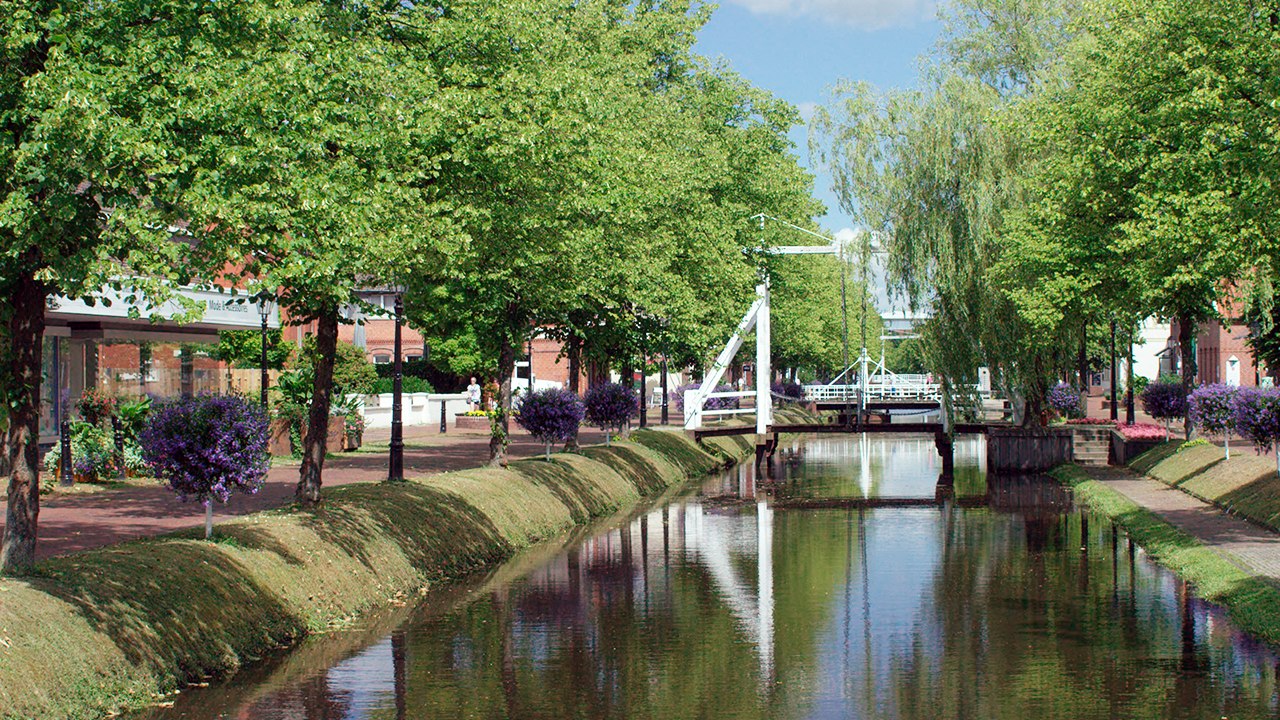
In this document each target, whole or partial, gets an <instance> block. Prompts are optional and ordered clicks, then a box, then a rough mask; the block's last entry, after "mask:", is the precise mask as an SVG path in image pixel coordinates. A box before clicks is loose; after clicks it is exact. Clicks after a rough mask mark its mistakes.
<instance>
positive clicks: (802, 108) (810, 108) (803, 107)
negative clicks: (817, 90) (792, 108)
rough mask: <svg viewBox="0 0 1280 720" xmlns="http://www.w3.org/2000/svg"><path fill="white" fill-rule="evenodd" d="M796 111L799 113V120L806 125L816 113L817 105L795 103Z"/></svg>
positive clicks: (813, 103)
mask: <svg viewBox="0 0 1280 720" xmlns="http://www.w3.org/2000/svg"><path fill="white" fill-rule="evenodd" d="M796 110H797V111H798V112H799V113H800V119H801V120H803V121H805V122H806V123H807V122H809V121H810V120H812V119H813V114H814V113H815V112H817V111H818V103H816V102H802V103H796Z"/></svg>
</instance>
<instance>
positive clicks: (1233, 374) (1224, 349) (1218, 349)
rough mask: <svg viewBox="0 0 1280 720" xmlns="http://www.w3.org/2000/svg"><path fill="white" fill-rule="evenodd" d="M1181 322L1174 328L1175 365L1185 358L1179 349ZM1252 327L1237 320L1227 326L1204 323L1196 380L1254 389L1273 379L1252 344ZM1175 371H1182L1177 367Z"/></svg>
mask: <svg viewBox="0 0 1280 720" xmlns="http://www.w3.org/2000/svg"><path fill="white" fill-rule="evenodd" d="M1178 334H1179V328H1178V322H1177V321H1176V320H1175V321H1174V322H1173V326H1172V332H1171V340H1170V342H1169V356H1170V357H1171V358H1172V359H1173V360H1174V362H1175V364H1176V363H1177V362H1178V359H1179V358H1180V357H1181V350H1180V349H1179V347H1178ZM1248 337H1249V328H1248V326H1246V325H1244V324H1242V323H1240V322H1238V321H1235V322H1232V323H1230V324H1223V323H1222V322H1221V321H1219V320H1210V321H1208V322H1202V323H1200V324H1199V326H1198V327H1197V332H1196V348H1195V350H1196V379H1197V382H1199V383H1201V384H1209V383H1226V384H1228V385H1240V386H1244V387H1254V386H1257V385H1259V384H1262V383H1263V380H1262V379H1263V378H1266V377H1269V375H1270V372H1271V370H1270V369H1269V368H1267V367H1266V366H1265V363H1264V364H1262V366H1261V367H1259V363H1257V362H1256V360H1255V358H1254V356H1253V351H1252V350H1250V349H1249V344H1248V341H1247V340H1248ZM1174 372H1180V370H1178V369H1177V368H1176V366H1175V369H1174Z"/></svg>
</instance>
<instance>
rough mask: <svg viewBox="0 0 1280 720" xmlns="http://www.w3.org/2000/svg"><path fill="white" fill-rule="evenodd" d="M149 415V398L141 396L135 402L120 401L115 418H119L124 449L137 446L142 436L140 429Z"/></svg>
mask: <svg viewBox="0 0 1280 720" xmlns="http://www.w3.org/2000/svg"><path fill="white" fill-rule="evenodd" d="M150 415H151V397H150V396H147V395H143V396H142V397H140V398H138V399H137V400H122V401H121V402H120V403H119V404H118V405H117V406H116V416H117V417H119V418H120V426H121V427H120V429H121V430H123V431H124V441H125V445H126V447H128V446H129V445H137V442H138V438H139V437H140V436H141V435H142V428H143V427H144V426H145V425H146V423H147V417H148V416H150Z"/></svg>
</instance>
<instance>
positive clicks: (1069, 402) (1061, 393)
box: [1045, 382, 1080, 416]
mask: <svg viewBox="0 0 1280 720" xmlns="http://www.w3.org/2000/svg"><path fill="white" fill-rule="evenodd" d="M1045 402H1047V403H1048V404H1049V407H1051V408H1053V409H1054V410H1057V411H1058V412H1059V413H1060V414H1062V415H1066V416H1070V415H1076V414H1078V413H1079V412H1080V391H1079V390H1076V389H1075V388H1073V387H1071V386H1070V385H1068V384H1066V383H1063V382H1060V383H1058V384H1057V385H1054V386H1053V387H1051V388H1049V392H1048V393H1046V394H1045Z"/></svg>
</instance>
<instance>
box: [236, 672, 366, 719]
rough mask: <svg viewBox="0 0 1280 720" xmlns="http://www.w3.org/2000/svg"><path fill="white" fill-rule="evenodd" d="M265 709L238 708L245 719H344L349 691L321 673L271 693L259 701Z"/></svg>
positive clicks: (349, 701)
mask: <svg viewBox="0 0 1280 720" xmlns="http://www.w3.org/2000/svg"><path fill="white" fill-rule="evenodd" d="M262 705H264V706H266V707H264V708H259V707H257V705H256V704H255V705H249V706H247V707H245V708H244V709H243V710H242V711H241V715H240V717H242V718H244V719H245V720H259V719H260V718H288V719H289V720H343V719H344V718H346V717H347V713H348V712H349V711H350V709H351V693H350V691H347V690H335V689H334V688H331V687H329V683H328V678H327V677H326V675H325V674H324V673H320V674H318V675H313V676H311V677H308V678H307V679H305V680H303V681H301V682H299V683H298V684H296V685H292V686H290V687H287V688H285V689H283V690H280V691H279V692H276V693H273V694H272V695H271V696H269V697H268V698H265V699H264V700H263V701H262Z"/></svg>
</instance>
